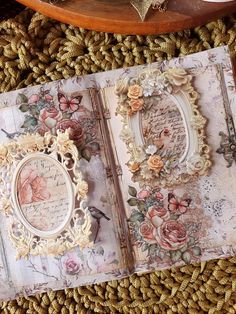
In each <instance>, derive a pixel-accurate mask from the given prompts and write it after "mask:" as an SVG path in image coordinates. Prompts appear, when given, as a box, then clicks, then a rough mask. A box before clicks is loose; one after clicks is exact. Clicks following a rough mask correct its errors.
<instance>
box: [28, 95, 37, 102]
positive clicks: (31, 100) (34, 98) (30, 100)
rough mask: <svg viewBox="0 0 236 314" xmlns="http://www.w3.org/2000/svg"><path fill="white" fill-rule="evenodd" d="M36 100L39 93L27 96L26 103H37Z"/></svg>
mask: <svg viewBox="0 0 236 314" xmlns="http://www.w3.org/2000/svg"><path fill="white" fill-rule="evenodd" d="M38 101H39V95H37V94H33V95H31V96H30V97H29V99H28V103H29V104H35V103H37V102H38Z"/></svg>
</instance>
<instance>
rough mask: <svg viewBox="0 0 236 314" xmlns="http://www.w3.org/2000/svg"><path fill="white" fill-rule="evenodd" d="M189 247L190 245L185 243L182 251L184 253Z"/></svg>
mask: <svg viewBox="0 0 236 314" xmlns="http://www.w3.org/2000/svg"><path fill="white" fill-rule="evenodd" d="M187 249H188V245H187V244H185V245H184V246H183V247H182V248H181V249H180V251H181V252H182V253H184V252H185V251H187Z"/></svg>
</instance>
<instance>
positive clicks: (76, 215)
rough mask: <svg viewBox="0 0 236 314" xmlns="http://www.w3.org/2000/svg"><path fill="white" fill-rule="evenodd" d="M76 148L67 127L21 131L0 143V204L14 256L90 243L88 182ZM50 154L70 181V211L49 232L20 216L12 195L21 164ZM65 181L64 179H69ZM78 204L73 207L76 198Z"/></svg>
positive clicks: (55, 251) (59, 251) (56, 251)
mask: <svg viewBox="0 0 236 314" xmlns="http://www.w3.org/2000/svg"><path fill="white" fill-rule="evenodd" d="M78 157H79V156H78V150H77V148H76V146H75V145H74V143H73V141H72V140H70V138H69V131H68V130H67V131H66V132H64V133H62V132H60V131H58V132H57V135H56V136H55V135H52V134H50V133H46V134H45V135H44V136H41V135H39V134H26V135H21V136H20V137H18V138H17V139H16V140H14V141H10V142H9V143H7V144H5V145H1V146H0V175H1V178H0V191H1V200H0V201H1V205H2V209H3V210H4V213H5V215H6V217H7V224H8V234H9V238H10V240H11V242H12V244H13V246H14V248H15V249H16V250H17V256H16V259H19V258H27V257H28V255H59V254H63V253H64V252H65V251H68V250H70V249H72V248H73V247H75V246H78V245H79V246H80V247H81V248H84V247H87V246H90V245H91V244H92V243H91V241H90V235H91V215H90V212H89V210H88V208H87V207H85V206H84V203H85V199H86V196H87V192H88V184H87V182H85V181H84V180H83V178H82V173H81V172H80V169H79V165H78ZM35 158H39V159H41V158H49V159H50V160H51V161H52V162H53V163H56V164H57V166H60V167H61V170H62V169H63V172H64V174H66V176H67V181H68V182H69V181H70V184H69V185H70V189H69V191H68V189H67V191H68V193H69V194H70V195H68V196H69V198H70V199H71V202H70V203H71V206H70V208H69V210H70V213H69V214H68V215H66V221H65V223H64V224H63V226H62V225H60V226H59V227H58V228H56V229H55V230H54V231H52V232H44V231H40V230H38V231H37V229H35V228H34V227H33V226H31V227H30V226H29V224H28V223H27V222H25V221H24V220H25V219H24V217H23V216H21V213H20V212H21V209H20V208H19V205H18V202H17V201H16V196H15V194H16V193H15V187H16V179H17V176H18V173H19V171H20V169H22V166H24V164H26V163H27V161H28V160H30V159H35ZM68 182H67V183H68ZM76 201H77V202H79V207H78V208H75V205H74V204H75V202H76Z"/></svg>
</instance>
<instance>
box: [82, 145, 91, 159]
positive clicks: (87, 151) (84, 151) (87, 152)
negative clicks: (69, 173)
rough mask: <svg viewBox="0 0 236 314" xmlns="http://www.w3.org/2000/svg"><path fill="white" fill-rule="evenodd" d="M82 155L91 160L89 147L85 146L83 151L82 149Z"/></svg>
mask: <svg viewBox="0 0 236 314" xmlns="http://www.w3.org/2000/svg"><path fill="white" fill-rule="evenodd" d="M81 156H82V157H83V158H84V159H86V160H87V161H90V159H91V152H90V150H89V149H87V148H84V149H83V150H82V151H81Z"/></svg>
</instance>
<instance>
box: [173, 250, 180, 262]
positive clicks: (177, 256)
mask: <svg viewBox="0 0 236 314" xmlns="http://www.w3.org/2000/svg"><path fill="white" fill-rule="evenodd" d="M180 258H181V252H180V251H171V252H170V259H171V261H172V263H176V262H178V260H179V259H180Z"/></svg>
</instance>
